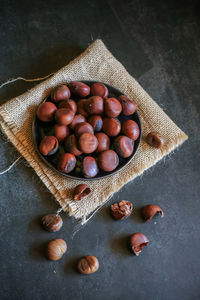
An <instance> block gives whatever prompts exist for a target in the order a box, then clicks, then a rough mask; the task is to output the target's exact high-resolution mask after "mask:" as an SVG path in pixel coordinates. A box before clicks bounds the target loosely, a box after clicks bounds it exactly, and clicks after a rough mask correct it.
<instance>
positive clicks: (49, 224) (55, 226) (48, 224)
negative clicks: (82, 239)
mask: <svg viewBox="0 0 200 300" xmlns="http://www.w3.org/2000/svg"><path fill="white" fill-rule="evenodd" d="M41 223H42V226H43V228H44V229H45V230H47V231H50V232H56V231H59V230H60V228H61V227H62V225H63V221H62V218H61V216H59V215H54V214H50V215H46V216H43V217H42V220H41Z"/></svg>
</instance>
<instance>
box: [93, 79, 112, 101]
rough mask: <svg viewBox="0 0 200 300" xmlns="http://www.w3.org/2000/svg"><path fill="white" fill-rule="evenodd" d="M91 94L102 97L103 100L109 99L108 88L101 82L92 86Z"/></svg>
mask: <svg viewBox="0 0 200 300" xmlns="http://www.w3.org/2000/svg"><path fill="white" fill-rule="evenodd" d="M90 93H91V95H92V96H100V97H102V98H106V97H108V89H107V87H106V86H105V85H104V84H103V83H100V82H96V83H93V84H92V85H91V88H90Z"/></svg>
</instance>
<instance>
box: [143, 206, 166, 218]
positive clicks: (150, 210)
mask: <svg viewBox="0 0 200 300" xmlns="http://www.w3.org/2000/svg"><path fill="white" fill-rule="evenodd" d="M157 214H160V215H161V217H164V213H163V210H162V209H161V208H160V207H159V206H158V205H154V204H149V205H146V206H145V207H143V209H142V215H143V217H144V219H145V220H146V221H148V222H149V221H151V219H152V218H153V217H154V216H155V215H157Z"/></svg>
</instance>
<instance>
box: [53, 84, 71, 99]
mask: <svg viewBox="0 0 200 300" xmlns="http://www.w3.org/2000/svg"><path fill="white" fill-rule="evenodd" d="M70 96H71V92H70V90H69V88H68V87H67V86H66V85H65V84H62V85H60V86H57V87H56V88H55V89H53V91H52V92H51V99H52V100H53V101H54V102H59V101H62V100H67V99H69V98H70Z"/></svg>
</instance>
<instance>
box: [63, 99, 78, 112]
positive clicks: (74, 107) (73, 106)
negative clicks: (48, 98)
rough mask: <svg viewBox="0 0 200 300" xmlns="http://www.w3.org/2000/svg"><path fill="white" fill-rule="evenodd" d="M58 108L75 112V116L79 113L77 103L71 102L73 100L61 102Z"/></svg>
mask: <svg viewBox="0 0 200 300" xmlns="http://www.w3.org/2000/svg"><path fill="white" fill-rule="evenodd" d="M58 108H69V109H71V110H72V111H73V113H74V114H75V113H76V111H77V105H76V102H75V101H74V100H71V99H69V100H63V101H60V102H59V104H58Z"/></svg>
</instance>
